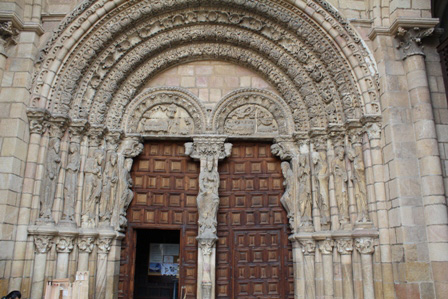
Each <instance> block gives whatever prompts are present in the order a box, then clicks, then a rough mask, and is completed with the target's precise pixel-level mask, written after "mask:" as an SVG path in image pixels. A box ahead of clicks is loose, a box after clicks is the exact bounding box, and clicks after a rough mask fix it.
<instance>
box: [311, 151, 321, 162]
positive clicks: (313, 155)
mask: <svg viewBox="0 0 448 299" xmlns="http://www.w3.org/2000/svg"><path fill="white" fill-rule="evenodd" d="M311 158H312V159H313V164H314V165H316V164H317V163H318V162H319V160H320V155H319V153H318V152H313V153H312V155H311Z"/></svg>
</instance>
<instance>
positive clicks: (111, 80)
mask: <svg viewBox="0 0 448 299" xmlns="http://www.w3.org/2000/svg"><path fill="white" fill-rule="evenodd" d="M108 2H109V1H101V2H100V1H98V2H96V3H95V4H93V5H92V6H88V5H86V4H83V7H84V10H83V9H80V10H76V13H74V15H72V16H69V17H68V19H67V20H66V21H64V22H63V24H64V25H63V26H62V27H61V28H60V29H59V32H58V34H59V35H58V36H57V37H53V38H52V39H51V43H52V45H49V46H48V47H46V50H45V54H46V56H45V59H44V60H43V61H42V66H41V72H40V73H39V75H38V76H37V77H36V78H35V83H36V84H35V88H34V94H35V97H36V98H39V99H40V100H38V101H36V103H35V104H36V106H38V107H47V108H48V109H49V110H50V111H58V112H60V113H68V114H69V115H70V116H71V117H72V118H87V116H89V121H90V122H91V123H93V124H95V123H105V124H107V126H108V127H111V128H112V126H110V125H111V124H114V125H120V124H121V118H122V116H123V114H124V107H126V106H127V105H128V104H129V102H130V101H131V100H132V99H133V98H135V96H136V95H137V94H138V93H140V91H141V88H142V86H143V85H144V84H145V82H147V81H148V80H149V79H150V78H152V77H153V76H154V75H156V74H157V73H158V72H160V71H162V70H163V69H166V67H168V66H172V65H173V64H179V63H182V61H187V59H189V60H190V61H191V60H199V59H204V58H216V59H225V60H232V61H235V62H238V63H240V64H243V65H246V66H248V67H250V68H251V69H253V70H255V71H256V72H258V73H259V74H261V75H262V76H263V77H265V78H267V79H268V81H269V82H270V83H272V84H273V86H274V87H276V89H277V90H278V91H279V93H280V96H281V97H282V98H284V99H285V101H286V102H287V104H288V105H289V106H290V107H291V110H292V111H293V112H294V114H293V115H294V120H295V123H296V128H295V129H296V130H300V129H307V128H309V127H326V126H327V125H328V124H332V123H339V124H342V123H344V121H345V120H346V119H352V118H357V119H359V118H360V117H361V116H362V115H363V114H376V113H378V111H379V110H377V108H378V90H377V84H376V79H375V74H373V73H371V70H372V69H374V68H371V66H372V65H373V63H372V62H371V61H372V60H371V58H370V56H369V54H368V52H367V51H366V49H365V48H364V47H363V46H362V44H361V43H360V40H359V38H358V37H357V36H356V35H355V34H354V31H353V30H352V29H351V28H350V26H349V25H347V24H346V23H345V22H344V21H343V20H342V18H340V16H339V15H338V14H337V13H336V12H335V11H334V10H332V9H331V8H329V7H328V5H325V3H324V2H322V3H321V2H319V4H318V3H316V2H314V1H307V3H303V7H308V10H309V11H316V12H317V14H320V15H322V16H323V17H324V19H325V21H322V19H321V18H317V17H314V16H313V14H311V16H310V15H308V12H307V10H305V9H304V8H303V10H301V9H299V8H298V7H297V6H294V5H292V4H289V3H286V1H270V0H265V1H252V0H226V1H224V0H215V1H207V6H205V5H204V1H202V0H176V1H174V0H173V1H142V0H140V1H137V0H131V1H125V2H124V3H122V4H121V5H119V8H116V10H113V6H111V5H107V4H108ZM167 8H169V12H168V10H167ZM111 10H112V11H111ZM93 13H96V14H97V15H98V16H100V17H101V18H100V20H99V21H98V22H96V23H95V25H92V26H90V28H89V33H86V34H85V35H82V39H79V40H78V41H77V42H76V43H75V45H74V46H73V48H72V51H69V53H70V54H68V55H70V56H69V57H66V58H64V61H65V62H64V63H61V61H60V60H59V59H57V58H56V57H57V56H58V52H59V49H60V48H61V47H62V44H63V43H64V41H65V40H66V39H67V38H68V37H69V36H71V35H72V33H73V32H74V31H75V30H76V29H80V28H81V26H82V24H83V22H84V21H86V19H87V18H88V16H89V15H91V14H93ZM317 20H318V21H317ZM322 23H326V24H325V25H326V26H323V24H322ZM327 23H328V24H327ZM186 24H188V25H189V26H191V27H189V28H185V27H184V26H182V25H186ZM328 25H330V26H328ZM84 26H85V25H84ZM328 27H332V28H334V29H336V31H337V32H339V34H340V36H341V37H342V39H334V38H333V37H330V36H329V35H328V34H327V33H326V30H327V29H325V28H328ZM196 41H197V42H199V41H201V42H202V43H203V44H198V43H196ZM204 41H213V43H210V44H207V43H204ZM192 43H194V46H192ZM335 43H339V45H336V44H335ZM224 45H226V47H224ZM239 47H244V49H247V50H242V48H239ZM338 47H340V48H343V47H346V48H347V51H348V52H351V54H352V55H353V57H355V58H356V62H353V63H354V65H350V63H352V60H348V59H346V58H345V57H344V54H342V52H340V51H339V50H338ZM168 48H170V49H171V50H168ZM251 49H253V50H251ZM347 51H345V52H347ZM257 53H261V54H263V56H261V55H259V54H257ZM50 68H52V69H54V68H56V69H57V70H58V71H57V75H56V76H55V77H54V80H53V79H50V77H47V76H46V74H47V70H48V69H50ZM356 68H359V69H360V70H361V72H352V71H351V69H356ZM357 74H362V75H360V78H359V79H358V78H355V77H353V76H357ZM361 77H362V78H361ZM361 80H363V81H365V82H364V83H367V84H364V83H363V84H358V83H357V82H360V81H361ZM43 84H48V85H49V86H52V88H51V90H50V91H49V93H46V91H45V90H46V89H42V88H41V87H42V86H43ZM53 99H58V102H56V101H54V100H53ZM164 109H165V108H164ZM166 109H169V107H168V108H166ZM171 109H172V110H173V109H174V107H171ZM167 111H168V110H167ZM258 112H259V111H258V110H257V112H256V113H258ZM262 112H265V111H262ZM148 113H152V112H148ZM178 113H180V112H179V111H178ZM149 127H151V125H150V126H149Z"/></svg>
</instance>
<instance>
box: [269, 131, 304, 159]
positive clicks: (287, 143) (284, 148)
mask: <svg viewBox="0 0 448 299" xmlns="http://www.w3.org/2000/svg"><path fill="white" fill-rule="evenodd" d="M298 151H299V149H298V147H297V145H296V143H295V142H294V139H293V138H290V137H278V138H276V139H275V143H274V144H273V145H272V146H271V152H272V154H274V155H275V156H278V157H279V158H280V159H281V160H283V161H285V160H292V159H294V157H296V156H297V154H298Z"/></svg>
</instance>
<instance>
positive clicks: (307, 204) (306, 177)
mask: <svg viewBox="0 0 448 299" xmlns="http://www.w3.org/2000/svg"><path fill="white" fill-rule="evenodd" d="M310 172H311V169H310V166H309V162H308V156H307V155H300V156H299V168H298V179H299V194H298V196H299V207H300V226H305V227H308V226H312V221H311V220H312V195H311V181H310Z"/></svg>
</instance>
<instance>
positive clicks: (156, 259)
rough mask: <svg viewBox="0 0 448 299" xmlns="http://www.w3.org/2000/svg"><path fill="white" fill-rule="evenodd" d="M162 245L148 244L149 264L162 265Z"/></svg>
mask: <svg viewBox="0 0 448 299" xmlns="http://www.w3.org/2000/svg"><path fill="white" fill-rule="evenodd" d="M162 251H163V245H162V244H150V246H149V262H150V263H163V253H162Z"/></svg>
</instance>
